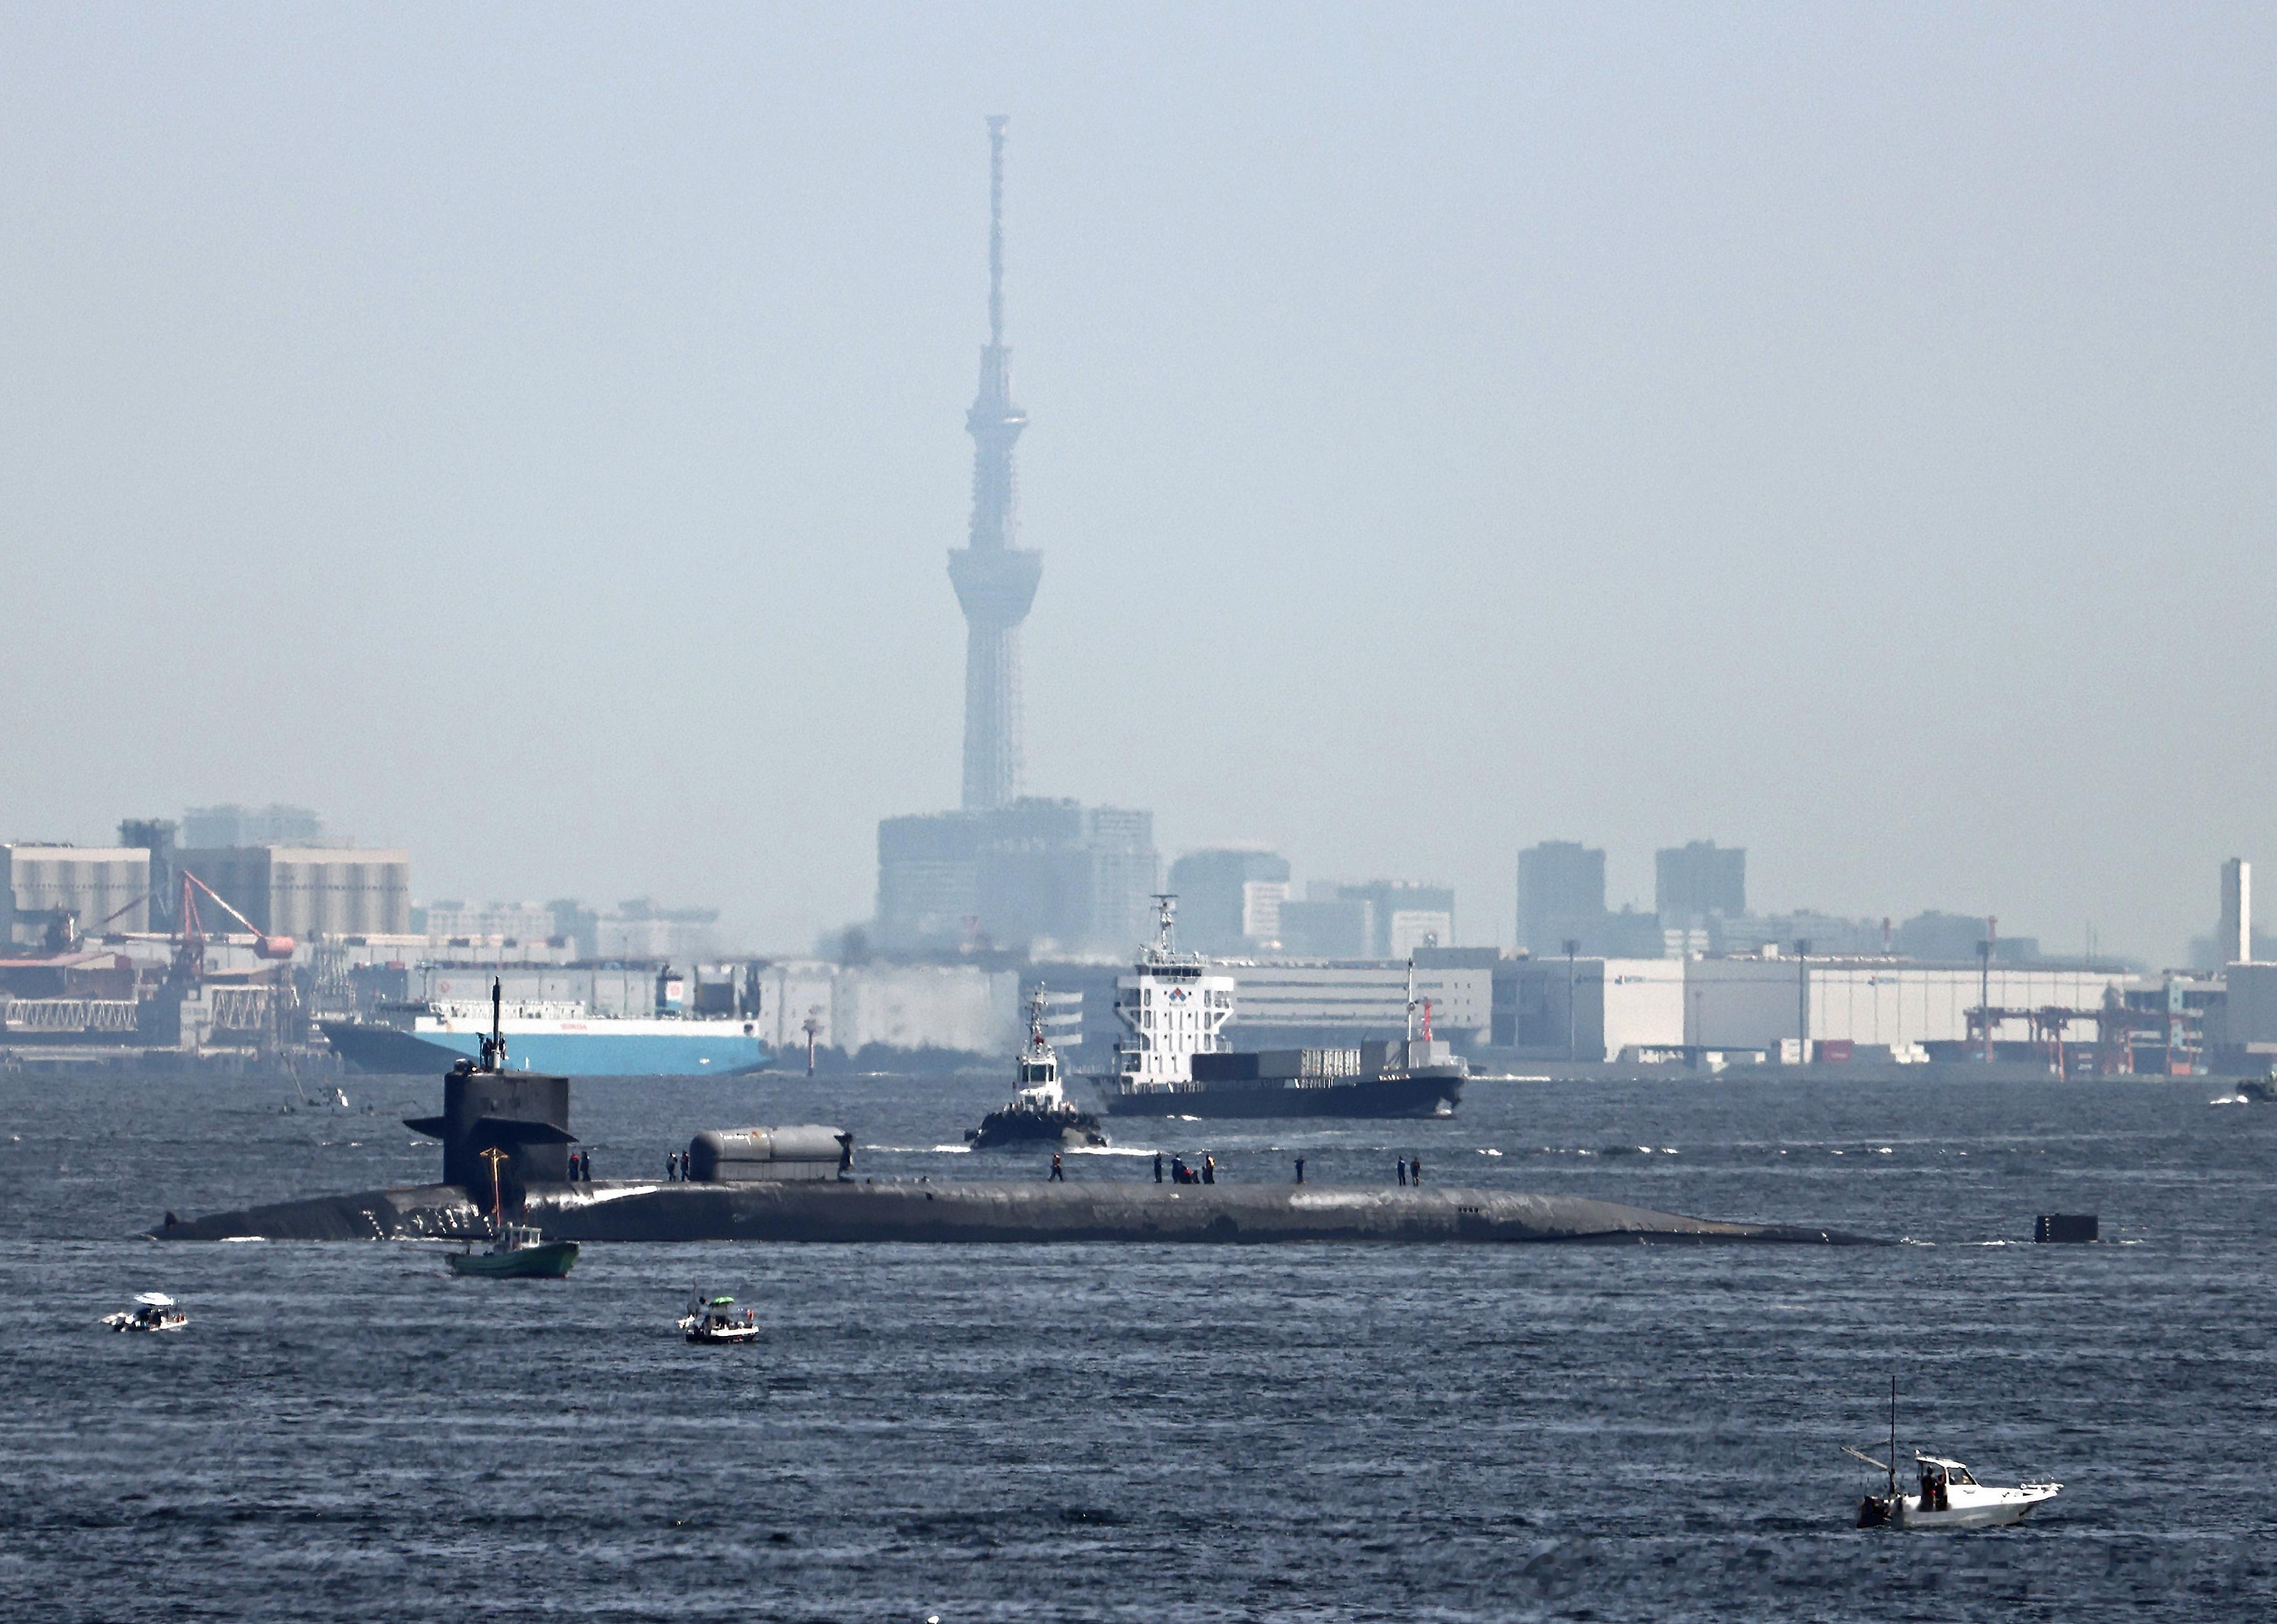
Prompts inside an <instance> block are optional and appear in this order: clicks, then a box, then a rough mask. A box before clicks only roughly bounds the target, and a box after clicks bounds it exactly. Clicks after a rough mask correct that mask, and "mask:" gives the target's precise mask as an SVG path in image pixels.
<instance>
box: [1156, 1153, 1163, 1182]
mask: <svg viewBox="0 0 2277 1624" xmlns="http://www.w3.org/2000/svg"><path fill="white" fill-rule="evenodd" d="M1161 1181H1162V1153H1161V1151H1160V1150H1157V1151H1155V1152H1154V1182H1155V1183H1157V1184H1160V1183H1161Z"/></svg>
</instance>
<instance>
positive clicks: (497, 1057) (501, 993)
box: [483, 975, 506, 1072]
mask: <svg viewBox="0 0 2277 1624" xmlns="http://www.w3.org/2000/svg"><path fill="white" fill-rule="evenodd" d="M505 1005H506V990H505V983H503V982H502V981H501V980H500V979H499V977H498V976H495V975H493V976H491V1035H490V1036H488V1037H486V1038H484V1040H483V1069H484V1071H486V1072H502V1071H504V1070H505V1069H506V1037H505V1036H504V1034H503V1032H502V1030H501V1028H502V1027H503V1025H504V1019H505Z"/></svg>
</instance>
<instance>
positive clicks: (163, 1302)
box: [102, 1291, 190, 1331]
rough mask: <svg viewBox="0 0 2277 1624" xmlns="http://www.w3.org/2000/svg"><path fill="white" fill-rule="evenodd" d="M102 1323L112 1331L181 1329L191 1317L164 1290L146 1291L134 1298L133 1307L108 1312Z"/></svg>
mask: <svg viewBox="0 0 2277 1624" xmlns="http://www.w3.org/2000/svg"><path fill="white" fill-rule="evenodd" d="M102 1323H103V1325H104V1326H106V1327H107V1328H109V1329H110V1330H112V1331H179V1330H180V1329H181V1328H182V1327H183V1326H185V1325H187V1324H189V1323H190V1317H189V1316H188V1315H187V1314H185V1313H183V1312H182V1310H181V1309H178V1308H176V1307H175V1306H174V1300H173V1299H172V1298H171V1297H169V1296H168V1295H167V1294H165V1293H164V1292H162V1291H146V1292H143V1293H141V1294H139V1295H138V1296H137V1297H136V1298H135V1299H134V1306H133V1308H131V1309H120V1310H119V1311H118V1313H116V1314H106V1315H104V1316H103V1321H102Z"/></svg>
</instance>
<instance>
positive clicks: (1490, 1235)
mask: <svg viewBox="0 0 2277 1624" xmlns="http://www.w3.org/2000/svg"><path fill="white" fill-rule="evenodd" d="M444 1097H445V1105H444V1110H443V1112H442V1114H441V1115H440V1116H438V1117H430V1118H413V1119H407V1126H409V1127H414V1128H415V1129H417V1130H419V1131H421V1132H423V1133H430V1134H433V1135H435V1136H436V1137H438V1138H439V1139H440V1140H441V1141H442V1149H443V1180H442V1181H441V1182H439V1183H437V1184H426V1185H414V1186H408V1187H404V1188H393V1189H378V1190H364V1191H360V1192H356V1193H354V1194H348V1195H319V1196H314V1197H310V1198H307V1199H302V1200H298V1201H286V1202H280V1203H275V1204H273V1205H268V1206H259V1207H251V1208H247V1209H245V1210H240V1211H235V1212H221V1213H215V1214H212V1215H210V1216H208V1217H204V1218H173V1217H172V1216H171V1214H170V1215H168V1218H167V1220H166V1221H164V1222H162V1223H160V1224H157V1225H154V1226H152V1227H151V1228H150V1229H148V1231H146V1232H145V1233H147V1234H148V1235H149V1236H151V1237H152V1238H153V1239H156V1240H164V1241H231V1240H247V1239H255V1238H260V1239H266V1240H271V1241H418V1240H435V1241H458V1240H466V1239H470V1238H479V1237H481V1236H483V1235H485V1234H487V1233H489V1224H490V1219H489V1215H488V1214H487V1213H486V1212H485V1211H484V1206H483V1203H482V1200H481V1199H479V1198H478V1197H477V1195H476V1189H477V1188H482V1189H483V1190H484V1194H485V1195H486V1194H487V1182H488V1177H487V1170H486V1164H484V1161H483V1159H482V1152H483V1151H484V1150H486V1149H491V1148H496V1149H498V1150H503V1151H504V1152H505V1153H506V1154H505V1157H504V1159H503V1160H502V1161H501V1162H500V1163H499V1185H500V1188H501V1190H502V1192H503V1197H504V1201H505V1203H506V1206H507V1207H508V1209H509V1210H513V1211H514V1217H515V1221H516V1222H517V1223H521V1224H525V1225H529V1226H534V1227H536V1228H537V1229H538V1230H540V1231H542V1232H543V1233H545V1235H546V1236H547V1237H549V1238H550V1239H553V1240H560V1241H581V1242H582V1241H841V1242H843V1241H948V1242H991V1241H995V1242H1045V1241H1158V1242H1159V1241H1199V1242H1234V1243H1263V1242H1273V1241H1402V1242H1411V1243H1460V1242H1493V1241H1603V1242H1620V1241H1631V1242H1634V1241H1676V1242H1721V1241H1758V1242H1797V1243H1813V1244H1820V1245H1843V1244H1853V1245H1855V1244H1874V1242H1873V1241H1871V1240H1870V1238H1869V1237H1865V1236H1860V1235H1853V1234H1847V1233H1842V1232H1840V1231H1839V1230H1831V1229H1819V1228H1813V1227H1809V1226H1793V1225H1778V1224H1744V1223H1729V1222H1723V1221H1719V1220H1716V1219H1711V1218H1687V1217H1684V1216H1682V1215H1679V1214H1677V1213H1671V1212H1657V1211H1654V1210H1649V1209H1647V1208H1642V1207H1633V1206H1627V1205H1624V1204H1621V1203H1616V1202H1609V1201H1598V1200H1594V1199H1591V1198H1588V1197H1584V1196H1577V1195H1525V1194H1519V1193H1516V1192H1511V1191H1503V1190H1483V1189H1459V1188H1433V1189H1415V1188H1392V1189H1378V1188H1339V1187H1336V1186H1333V1185H1322V1184H1285V1185H1266V1186H1259V1185H1239V1184H1228V1183H1218V1184H1208V1185H1163V1184H1152V1183H1125V1182H1116V1183H1109V1184H1075V1183H1057V1184H1055V1183H1047V1182H1044V1181H1041V1180H1032V1181H1027V1182H1021V1183H1012V1182H1008V1181H1001V1180H929V1179H922V1178H917V1179H911V1178H903V1179H887V1180H870V1179H864V1178H861V1177H858V1176H857V1174H856V1173H855V1171H854V1165H853V1161H854V1152H853V1135H851V1134H849V1133H846V1132H844V1131H843V1130H841V1129H839V1128H836V1127H827V1126H823V1125H819V1124H808V1125H802V1126H797V1127H776V1128H745V1129H737V1130H707V1131H705V1132H703V1133H699V1134H697V1135H695V1136H694V1137H693V1138H692V1139H691V1140H690V1141H689V1150H688V1162H687V1166H688V1170H689V1177H688V1178H687V1179H685V1180H639V1179H612V1180H592V1181H590V1182H575V1183H573V1182H571V1180H570V1179H569V1176H568V1174H569V1147H570V1146H571V1145H572V1144H573V1143H575V1135H572V1134H571V1133H570V1131H569V1121H568V1116H569V1082H568V1080H567V1078H562V1077H543V1076H534V1075H529V1074H516V1073H482V1072H469V1071H461V1072H457V1073H454V1074H453V1075H451V1076H450V1077H448V1078H446V1080H445V1083H444Z"/></svg>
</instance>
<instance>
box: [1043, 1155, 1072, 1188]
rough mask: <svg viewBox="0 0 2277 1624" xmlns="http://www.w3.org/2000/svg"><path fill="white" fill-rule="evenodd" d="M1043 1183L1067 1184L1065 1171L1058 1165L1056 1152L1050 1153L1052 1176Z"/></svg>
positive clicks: (1058, 1160) (1058, 1159)
mask: <svg viewBox="0 0 2277 1624" xmlns="http://www.w3.org/2000/svg"><path fill="white" fill-rule="evenodd" d="M1044 1182H1045V1183H1047V1184H1065V1183H1066V1182H1067V1169H1066V1168H1065V1167H1063V1166H1062V1165H1060V1153H1059V1152H1058V1151H1056V1150H1055V1151H1053V1152H1052V1176H1051V1177H1050V1178H1048V1179H1047V1180H1044Z"/></svg>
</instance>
